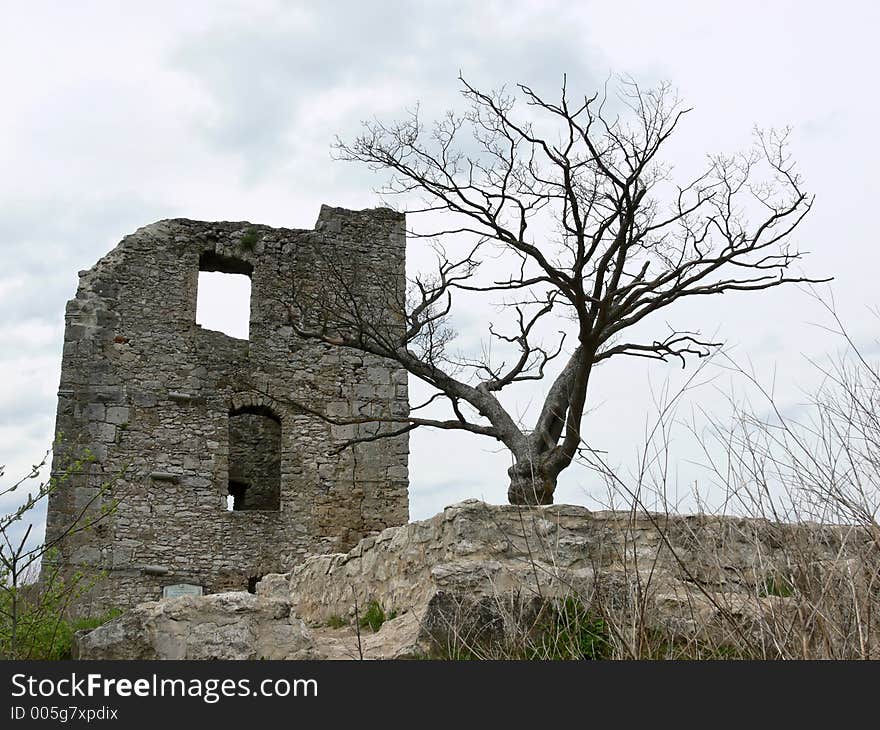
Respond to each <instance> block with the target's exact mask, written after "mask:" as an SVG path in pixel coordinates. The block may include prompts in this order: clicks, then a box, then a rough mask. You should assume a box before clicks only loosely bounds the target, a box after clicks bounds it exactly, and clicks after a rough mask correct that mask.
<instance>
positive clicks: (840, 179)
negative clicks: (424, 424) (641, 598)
mask: <svg viewBox="0 0 880 730" xmlns="http://www.w3.org/2000/svg"><path fill="white" fill-rule="evenodd" d="M0 11H2V17H3V18H4V22H3V24H2V26H0V75H2V88H3V90H4V94H3V107H4V113H3V114H2V115H0V169H2V170H3V174H2V175H0V253H2V262H3V265H2V267H0V343H2V347H0V463H5V464H6V465H7V475H8V477H13V476H15V475H20V474H22V473H23V472H24V471H25V470H26V469H27V467H28V466H29V465H30V464H33V463H35V462H36V461H37V460H38V459H39V458H40V456H41V455H42V453H43V452H44V451H45V450H46V448H47V447H48V445H49V444H50V442H51V440H52V432H53V423H54V415H55V399H56V392H57V387H58V380H59V370H60V356H61V344H62V335H63V313H64V305H65V302H66V301H67V300H68V299H70V298H71V297H72V296H73V295H74V293H75V288H76V284H77V272H78V271H80V270H82V269H87V268H89V267H90V266H92V265H93V264H94V263H95V262H96V261H97V260H98V258H100V257H101V256H102V255H103V254H105V253H106V252H107V251H109V250H110V249H112V248H113V246H115V245H116V243H117V242H118V241H119V240H120V239H121V238H122V237H123V236H125V235H127V234H128V233H131V232H133V231H134V230H135V229H136V228H138V227H140V226H142V225H145V224H147V223H150V222H153V221H155V220H159V219H162V218H171V217H187V218H194V219H202V220H248V221H252V222H256V223H263V224H268V225H273V226H280V227H291V228H311V227H312V226H313V225H314V222H315V220H316V218H317V214H318V210H319V207H320V205H321V204H322V203H327V204H331V205H338V206H343V207H349V208H367V207H374V206H376V205H378V204H379V203H380V201H379V198H378V197H377V195H376V193H375V189H376V187H377V186H378V185H379V184H380V183H381V180H380V179H378V178H377V175H376V174H375V173H373V172H371V171H369V170H367V169H364V168H360V167H357V166H355V165H352V164H350V163H344V162H340V161H334V160H333V159H332V157H331V150H330V147H331V143H332V141H333V139H334V137H335V136H336V135H339V136H341V137H342V138H349V139H350V138H351V136H352V135H354V134H356V133H357V131H358V128H359V123H360V122H361V120H364V119H370V118H373V117H378V118H381V119H386V120H393V119H395V118H398V117H402V116H403V115H404V114H405V113H406V110H407V109H410V108H412V107H413V106H414V105H415V104H416V102H419V103H420V104H421V106H422V109H423V111H424V112H425V113H426V114H427V115H432V114H439V113H440V112H442V110H444V109H446V108H461V98H460V95H459V84H458V82H457V76H458V73H459V71H461V72H462V73H463V74H464V76H465V77H466V78H468V79H469V80H470V81H472V82H473V83H474V84H475V85H476V86H478V87H480V88H486V89H491V88H497V87H500V86H501V85H505V84H507V85H511V84H515V83H517V82H523V83H526V84H528V85H529V86H531V87H533V88H535V89H536V90H539V91H541V92H543V93H546V94H548V95H552V94H554V93H556V92H557V91H558V89H559V87H560V84H561V79H562V75H563V74H567V78H568V85H569V88H570V89H577V90H578V91H580V92H583V93H592V92H593V91H594V90H595V89H597V88H599V87H601V86H602V84H604V82H605V80H606V79H607V78H608V77H609V75H614V74H630V75H631V76H633V77H634V78H635V79H637V80H638V81H639V82H640V83H642V84H645V85H651V84H654V83H656V82H658V81H660V80H668V81H669V82H671V83H672V84H673V85H674V86H675V87H676V88H677V89H678V91H679V93H680V95H681V97H682V98H683V99H684V100H685V101H686V103H687V105H688V106H691V107H693V109H694V111H693V112H692V113H691V114H690V115H689V116H688V118H687V120H686V123H685V124H684V126H683V127H682V129H681V132H679V133H678V134H677V135H676V137H675V138H674V139H673V140H672V141H671V142H670V146H669V159H670V160H671V161H672V162H673V163H675V165H676V166H677V167H679V168H681V169H685V170H686V169H689V168H690V167H692V166H694V165H696V164H698V163H699V162H700V161H701V160H703V159H704V155H705V154H707V153H717V152H732V151H736V150H738V149H741V148H743V147H744V146H746V145H748V143H749V141H750V134H751V131H752V129H753V127H755V125H758V126H761V127H774V126H775V127H781V126H785V125H790V126H791V127H792V130H793V132H792V151H793V153H794V156H795V158H796V159H797V160H798V164H799V168H800V170H801V172H802V174H803V176H804V179H805V183H806V187H807V189H808V190H809V191H810V192H813V193H815V195H816V203H815V207H814V210H813V211H812V213H811V214H810V216H809V217H808V218H807V220H806V221H805V223H804V224H803V226H802V227H801V228H800V229H799V231H798V233H797V236H796V238H795V242H796V243H797V245H798V246H799V247H800V248H801V249H802V250H805V251H809V252H810V254H809V256H807V257H806V259H805V260H804V263H803V267H804V271H805V272H806V273H808V274H811V275H814V276H833V277H834V282H833V284H832V291H833V293H834V296H835V299H836V301H837V306H838V309H839V311H840V313H841V316H842V317H843V319H844V320H845V322H846V323H847V325H848V327H849V328H850V330H851V332H852V333H853V335H854V336H855V337H856V339H857V340H858V341H859V342H864V343H871V342H872V341H873V338H874V336H875V333H876V329H877V322H876V320H874V319H873V318H872V317H871V316H870V315H869V308H870V307H872V306H876V305H878V304H880V302H878V297H877V295H876V294H875V291H876V279H877V270H878V264H880V248H878V246H877V233H876V225H875V217H874V215H869V212H870V211H871V210H873V209H874V206H875V205H876V203H877V201H878V199H880V183H878V175H877V171H878V169H880V159H878V158H880V152H878V146H877V145H876V144H875V138H876V125H877V119H878V116H880V114H878V113H880V101H878V96H877V94H876V93H875V89H876V70H877V68H880V63H878V61H880V52H878V50H877V43H876V37H875V34H876V29H877V28H878V27H880V6H878V5H877V4H876V3H872V2H855V1H852V0H842V1H839V2H836V3H833V4H829V3H814V2H808V3H804V2H768V1H767V0H764V2H750V1H741V2H737V3H730V2H710V1H705V0H704V1H701V2H697V1H678V2H676V1H675V0H669V1H668V2H663V3H656V2H648V1H647V0H645V1H643V2H626V1H618V2H614V3H608V2H570V1H569V2H558V3H557V2H552V1H550V0H541V1H540V2H515V1H514V2H486V1H481V2H434V3H421V2H409V3H404V2H381V3H360V2H320V3H319V2H313V3H307V2H281V1H275V2H272V1H269V0H246V1H244V0H242V1H229V0H226V1H224V0H215V1H212V2H199V1H198V0H190V1H189V2H186V3H180V2H162V1H160V0H153V1H151V2H149V3H146V2H126V3H120V2H88V1H86V0H81V1H80V2H77V3H68V2H60V1H59V2H40V1H39V0H30V1H29V2H27V3H22V2H8V1H6V0H0ZM420 246H421V243H419V242H417V241H411V242H410V244H409V248H408V257H409V262H410V264H409V265H410V269H411V270H412V269H413V268H414V267H416V266H418V265H419V263H420V262H423V261H424V260H425V259H424V252H423V251H422V250H421V249H420V248H419V247H420ZM700 299H702V300H703V301H700V302H699V303H695V304H690V305H684V304H683V305H682V306H681V307H678V308H676V310H675V312H674V317H675V324H676V325H678V326H681V327H682V328H686V329H701V330H702V331H703V332H704V333H707V334H711V335H715V336H716V337H718V338H720V339H722V340H723V341H724V342H725V343H726V347H727V348H728V351H729V352H730V353H731V354H732V356H733V357H735V358H736V359H737V360H738V361H739V362H742V363H749V364H750V366H751V367H753V368H754V371H755V373H756V374H758V375H759V377H760V378H762V379H764V380H765V381H766V382H771V381H772V382H774V383H775V387H776V392H777V395H778V397H779V400H780V402H781V403H782V404H783V405H784V407H785V408H787V409H790V410H791V411H792V412H796V411H797V409H798V408H800V407H801V404H802V403H803V401H804V391H809V389H810V388H811V387H813V386H814V385H815V384H816V379H817V377H818V376H817V374H816V372H815V370H814V369H813V368H812V367H811V366H810V365H809V362H808V359H809V358H818V357H821V356H823V355H824V354H825V353H828V352H831V351H833V350H834V348H836V347H838V345H839V341H837V340H835V339H834V338H833V337H831V336H830V335H829V334H828V333H827V332H826V331H825V330H823V329H822V327H821V326H819V325H822V324H823V323H827V315H826V314H825V313H824V312H823V310H822V308H821V307H820V306H819V305H818V304H817V302H816V301H814V300H813V299H812V298H811V297H809V296H808V295H807V294H805V293H804V292H803V291H800V290H798V289H796V288H788V289H775V290H771V291H767V292H761V293H756V294H748V295H740V296H733V295H725V296H724V297H719V298H717V299H715V300H713V301H708V300H706V299H705V298H700ZM218 307H219V308H220V311H217V312H214V313H213V314H214V315H215V316H217V317H219V318H220V319H222V317H223V312H222V306H221V305H218ZM486 307H487V308H486V309H484V310H481V309H479V308H478V309H475V310H472V311H469V312H468V313H467V316H462V317H460V318H459V319H458V320H457V321H456V325H457V326H458V328H459V330H460V332H461V335H462V339H463V341H464V342H465V343H470V344H471V346H475V347H476V346H478V343H479V341H480V338H481V337H482V336H483V334H484V329H485V320H486V318H487V317H488V316H489V309H488V307H489V305H488V304H487V305H486ZM654 325H656V326H657V327H658V328H660V329H661V330H662V329H663V328H665V322H664V321H662V320H661V321H657V322H655V323H654ZM693 374H694V370H693V369H692V368H691V369H685V370H684V371H681V370H680V369H678V368H676V366H675V365H664V364H662V363H649V362H645V361H641V360H631V361H630V360H628V361H625V362H620V361H612V362H611V363H609V364H607V365H605V366H603V367H602V368H601V369H600V370H598V371H597V375H596V377H595V378H594V381H593V383H592V385H591V393H590V402H589V407H590V414H589V417H588V419H587V423H586V428H585V433H584V436H585V439H586V440H587V442H588V443H589V444H590V446H591V447H592V448H596V449H598V450H600V451H601V452H602V453H603V454H604V455H605V458H606V459H607V460H608V462H609V463H610V464H612V465H614V466H615V468H619V469H620V470H621V473H624V472H625V471H626V470H627V469H629V468H631V465H632V464H633V463H634V462H633V460H634V459H635V457H636V455H637V453H638V452H639V448H640V445H641V444H643V442H644V439H645V433H646V428H648V427H649V426H650V424H651V423H652V419H653V416H652V413H653V412H654V410H655V400H656V398H655V397H654V396H655V395H656V393H657V392H659V391H662V390H663V388H664V387H669V388H671V389H672V390H674V389H675V388H676V387H677V386H678V384H680V383H681V382H684V381H683V379H686V378H688V377H690V376H692V375H693ZM698 381H699V382H700V383H704V384H703V385H700V386H699V387H696V388H694V389H692V390H691V391H689V392H688V394H687V396H686V398H685V399H684V400H683V402H682V406H681V410H682V412H683V413H691V412H692V413H694V414H696V415H695V416H694V419H695V425H696V430H697V431H698V432H699V430H700V428H701V423H702V421H701V420H700V419H701V418H702V416H700V409H705V410H707V411H710V412H712V413H714V414H715V415H716V416H718V417H721V418H723V417H724V416H725V410H724V409H725V408H728V404H727V401H726V398H725V393H728V392H734V393H739V392H740V389H741V387H742V383H741V382H740V381H738V380H737V378H736V377H735V376H732V375H730V374H729V373H728V372H727V371H726V370H724V369H723V368H721V367H718V366H716V365H710V366H707V368H704V370H702V371H700V373H699V375H698ZM704 381H705V382H704ZM541 394H542V388H541V386H540V385H539V386H536V388H535V389H534V390H533V391H530V392H528V393H524V394H523V397H524V399H525V400H526V401H528V402H532V401H534V400H536V399H539V398H540V397H541ZM526 407H528V404H525V405H523V408H526ZM672 450H673V452H674V468H673V473H674V481H675V483H676V484H675V486H676V488H679V487H680V488H681V489H682V490H683V491H684V490H685V489H686V487H687V485H689V484H691V483H692V482H693V483H700V482H701V480H704V479H705V480H707V481H706V484H707V485H708V483H709V482H708V478H707V477H706V476H705V475H703V474H702V472H701V470H700V467H699V464H695V463H694V462H696V461H699V459H698V458H697V455H698V452H699V445H698V444H696V445H695V444H694V443H693V442H692V441H689V440H688V434H687V433H686V429H682V432H681V433H680V434H679V436H677V437H676V440H675V442H674V443H673V445H672ZM438 453H444V454H455V458H444V459H438V458H437V456H436V455H437V454H438ZM508 465H509V457H507V456H506V455H505V454H504V453H502V452H500V451H499V450H498V449H497V448H496V447H495V445H494V444H493V443H489V442H486V441H483V440H480V439H479V438H477V437H474V436H472V435H469V434H450V433H437V432H430V431H416V432H415V433H414V435H413V437H412V441H411V461H410V472H411V486H410V501H411V516H412V517H413V518H416V519H418V518H424V517H427V516H430V515H431V514H433V513H435V512H437V511H438V510H440V509H442V508H443V507H444V506H445V505H448V504H452V503H454V502H456V501H459V500H461V499H465V498H468V497H477V498H481V499H485V500H487V501H489V502H503V501H505V498H506V489H507V482H506V477H505V469H506V467H507V466H508ZM603 493H604V489H603V487H602V485H601V483H600V482H599V480H598V479H597V478H596V477H595V475H593V474H591V473H590V472H588V471H586V470H584V469H578V468H572V469H571V470H569V471H568V472H567V473H565V474H564V475H563V478H562V479H561V481H560V486H559V489H558V491H557V496H556V501H557V502H573V503H579V504H586V505H588V506H594V505H598V504H600V503H601V501H602V495H603Z"/></svg>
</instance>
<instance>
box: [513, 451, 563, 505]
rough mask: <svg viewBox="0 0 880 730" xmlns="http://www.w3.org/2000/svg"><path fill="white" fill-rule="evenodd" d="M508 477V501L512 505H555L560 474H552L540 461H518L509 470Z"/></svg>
mask: <svg viewBox="0 0 880 730" xmlns="http://www.w3.org/2000/svg"><path fill="white" fill-rule="evenodd" d="M507 475H508V476H509V477H510V486H509V487H508V488H507V499H508V501H509V502H510V503H511V504H523V505H538V504H553V492H555V491H556V477H557V476H558V472H554V473H550V471H548V470H547V469H546V468H545V467H543V466H542V465H541V464H540V461H539V460H537V459H536V460H535V461H534V462H532V461H522V462H520V461H518V462H517V463H516V464H514V465H513V466H512V467H510V468H509V469H508V470H507Z"/></svg>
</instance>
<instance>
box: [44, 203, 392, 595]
mask: <svg viewBox="0 0 880 730" xmlns="http://www.w3.org/2000/svg"><path fill="white" fill-rule="evenodd" d="M405 239H406V236H405V226H404V216H403V215H402V214H399V213H396V212H393V211H391V210H388V209H383V208H380V209H374V210H363V211H350V210H344V209H341V208H330V207H327V206H323V207H322V208H321V212H320V215H319V217H318V221H317V224H316V226H315V229H314V230H288V229H279V228H270V227H268V226H262V225H253V224H250V223H230V222H217V223H209V222H201V221H192V220H185V219H175V220H163V221H159V222H157V223H154V224H152V225H148V226H145V227H143V228H141V229H139V230H138V231H136V232H135V233H134V234H132V235H130V236H127V237H126V238H124V239H123V240H122V242H121V243H120V244H119V245H118V246H117V247H116V248H115V249H114V250H112V251H111V252H110V253H108V254H107V255H106V256H104V258H102V259H101V260H100V261H99V262H98V263H97V264H96V265H95V267H94V268H92V269H91V270H89V271H83V272H80V275H79V276H80V281H79V287H78V290H77V293H76V296H75V297H74V298H73V299H72V300H70V302H69V303H68V305H67V311H66V330H65V336H64V354H63V360H62V370H61V384H60V389H59V391H58V411H57V422H56V423H57V425H56V433H58V434H59V441H58V443H57V444H56V449H55V453H54V458H53V465H52V468H53V475H54V476H55V477H56V479H58V484H59V488H58V489H57V490H56V491H54V492H53V493H52V494H51V495H50V500H49V507H48V515H47V540H48V541H54V540H56V539H58V538H60V537H62V536H64V535H65V531H66V530H67V529H68V527H69V526H70V525H71V524H74V523H78V524H82V520H83V519H85V520H90V519H92V518H99V519H96V521H95V522H94V525H93V526H92V527H89V528H88V529H85V530H83V531H81V532H77V533H75V534H71V535H68V536H66V537H64V539H63V540H61V541H60V546H61V549H60V551H59V553H58V555H57V556H55V557H54V558H53V560H54V561H55V564H57V565H59V566H60V568H61V569H62V570H63V571H64V572H72V571H81V572H83V573H85V574H87V575H89V576H93V577H94V578H95V579H96V583H95V585H94V587H93V588H92V589H91V591H90V592H89V594H88V596H87V600H88V603H89V607H90V608H91V609H93V610H100V609H103V608H108V607H119V608H126V607H129V606H132V605H134V604H137V603H140V602H142V601H149V600H155V599H158V598H160V597H162V596H163V593H164V594H166V595H171V594H174V593H175V592H188V591H194V592H202V591H203V592H205V593H215V592H219V591H226V590H251V591H253V590H254V587H255V585H256V583H257V581H258V580H259V579H260V578H261V577H262V576H263V575H265V574H268V573H282V572H285V571H289V570H290V569H291V568H292V567H293V566H294V565H296V564H298V563H300V562H301V561H302V560H303V559H304V558H305V557H306V556H307V555H310V554H321V553H327V552H340V551H346V550H348V549H350V548H351V547H352V546H353V545H354V544H355V543H357V541H358V540H360V539H361V538H363V537H364V536H367V535H370V534H374V533H376V532H377V531H381V530H383V529H385V528H387V527H389V526H395V525H402V524H404V523H406V522H407V520H408V498H407V484H408V471H407V460H408V438H407V436H406V435H405V434H404V435H400V436H395V437H392V438H388V439H382V440H379V441H374V442H369V443H363V444H358V445H357V446H356V447H355V448H348V449H345V450H343V451H341V452H338V453H336V451H335V449H334V447H338V446H340V445H342V444H344V443H345V442H346V441H347V440H348V439H350V438H351V437H352V436H353V435H355V434H356V433H358V432H357V429H358V428H359V427H358V426H357V425H353V424H346V423H344V421H345V420H346V417H350V416H357V415H358V414H361V413H363V412H364V410H363V409H364V407H365V406H368V407H369V412H370V414H371V415H373V416H377V415H388V414H394V415H395V416H400V415H405V414H406V413H407V412H408V398H407V379H406V373H405V371H403V370H402V369H400V368H398V367H397V366H396V365H395V364H393V363H390V362H388V361H386V360H383V359H381V358H378V357H374V356H371V355H367V354H363V353H360V352H354V351H351V350H345V349H340V348H335V347H332V346H329V345H325V344H323V343H316V342H314V341H306V340H303V339H301V338H298V337H297V336H296V335H295V333H294V330H293V327H292V326H291V311H292V310H291V307H292V306H293V301H292V297H293V296H294V290H295V289H296V288H300V289H302V288H308V287H310V286H313V285H316V284H317V283H318V281H319V280H321V279H323V278H325V276H326V271H325V267H326V262H327V261H332V262H334V266H336V267H338V268H339V269H340V270H345V271H347V272H348V273H349V274H350V275H351V281H352V282H354V284H353V285H354V286H355V287H356V290H357V291H356V295H357V296H358V297H360V298H362V299H363V301H364V302H369V301H371V300H374V301H381V300H382V298H383V297H387V296H388V295H389V289H391V290H394V291H392V292H391V294H393V295H394V296H398V297H402V296H403V289H404V286H405V272H404V263H405ZM205 271H207V272H224V273H229V274H241V275H246V276H248V277H250V281H251V299H250V330H249V338H248V339H247V340H243V339H237V338H234V337H230V336H228V335H226V334H223V333H221V332H215V331H212V330H208V329H205V328H203V327H201V326H199V325H198V324H196V299H197V289H198V279H199V272H205ZM386 310H387V308H386ZM388 316H391V315H390V311H389V315H388ZM388 325H389V326H391V327H395V326H402V323H398V324H395V323H393V322H390V323H388ZM321 416H325V417H323V418H322V417H321ZM328 418H329V419H330V420H327V419H328ZM341 421H342V422H343V423H341ZM84 454H90V456H89V460H88V461H87V463H86V464H85V466H84V468H82V469H80V470H77V469H75V468H74V469H71V464H73V463H74V462H75V461H76V460H77V459H81V458H82V456H83V455H84ZM107 485H110V486H109V487H108V486H107ZM110 506H112V507H113V508H112V509H108V507H110Z"/></svg>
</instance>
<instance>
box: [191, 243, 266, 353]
mask: <svg viewBox="0 0 880 730" xmlns="http://www.w3.org/2000/svg"><path fill="white" fill-rule="evenodd" d="M253 270H254V267H253V266H252V265H251V264H249V263H248V262H247V261H242V260H240V259H236V258H232V257H228V256H221V255H219V254H216V253H214V252H213V251H207V252H205V253H203V254H202V255H201V257H200V258H199V284H198V294H197V297H196V324H197V325H200V326H201V327H204V328H205V329H209V330H215V331H217V332H222V333H223V334H226V335H229V336H230V337H235V338H237V339H240V340H246V339H248V337H249V335H250V320H251V274H252V273H253Z"/></svg>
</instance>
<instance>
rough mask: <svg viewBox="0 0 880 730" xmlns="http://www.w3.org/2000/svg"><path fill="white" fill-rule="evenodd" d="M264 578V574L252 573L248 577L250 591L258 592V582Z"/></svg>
mask: <svg viewBox="0 0 880 730" xmlns="http://www.w3.org/2000/svg"><path fill="white" fill-rule="evenodd" d="M262 579H263V576H262V575H252V576H251V577H250V578H248V586H247V589H248V593H256V592H257V583H259V582H260V581H261V580H262Z"/></svg>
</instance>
